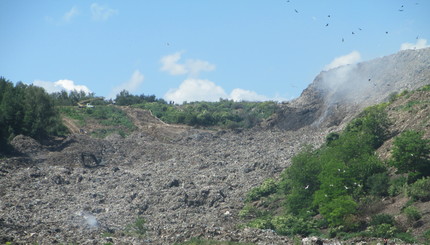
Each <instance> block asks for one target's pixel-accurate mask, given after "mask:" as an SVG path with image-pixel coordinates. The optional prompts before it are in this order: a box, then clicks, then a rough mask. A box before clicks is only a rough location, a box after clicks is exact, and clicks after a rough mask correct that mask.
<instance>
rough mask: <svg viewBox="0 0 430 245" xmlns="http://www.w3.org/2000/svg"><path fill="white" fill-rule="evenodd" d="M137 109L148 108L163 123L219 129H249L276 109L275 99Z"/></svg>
mask: <svg viewBox="0 0 430 245" xmlns="http://www.w3.org/2000/svg"><path fill="white" fill-rule="evenodd" d="M136 107H138V108H142V109H147V110H150V111H151V112H152V113H153V114H154V115H155V116H156V117H158V118H160V119H161V120H163V121H164V122H167V123H176V124H186V125H190V126H203V127H211V126H217V127H222V128H228V129H234V128H251V127H254V126H256V125H257V124H258V123H260V122H261V121H262V120H263V119H266V118H268V117H270V116H271V115H273V113H275V112H276V111H277V110H278V105H277V104H276V102H270V101H269V102H234V101H232V100H223V99H221V100H220V101H218V102H192V103H184V104H183V105H180V106H178V105H173V104H160V103H144V104H139V105H136Z"/></svg>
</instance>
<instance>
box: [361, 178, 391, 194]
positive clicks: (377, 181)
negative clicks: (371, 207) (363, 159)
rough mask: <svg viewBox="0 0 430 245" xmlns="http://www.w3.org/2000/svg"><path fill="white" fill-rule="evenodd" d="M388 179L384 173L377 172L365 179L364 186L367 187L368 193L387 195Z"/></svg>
mask: <svg viewBox="0 0 430 245" xmlns="http://www.w3.org/2000/svg"><path fill="white" fill-rule="evenodd" d="M389 181H390V178H389V177H388V174H386V173H377V174H374V175H372V176H370V177H369V178H368V179H367V181H366V186H367V187H368V188H369V194H371V195H374V196H387V195H388V183H389Z"/></svg>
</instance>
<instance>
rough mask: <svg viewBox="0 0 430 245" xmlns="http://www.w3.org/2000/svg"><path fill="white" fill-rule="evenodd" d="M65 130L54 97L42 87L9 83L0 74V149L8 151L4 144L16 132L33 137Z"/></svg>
mask: <svg viewBox="0 0 430 245" xmlns="http://www.w3.org/2000/svg"><path fill="white" fill-rule="evenodd" d="M66 132H67V129H66V127H65V126H64V125H63V124H62V122H61V118H60V116H59V113H58V112H57V110H56V109H55V106H54V100H53V99H52V98H51V97H50V96H49V95H48V94H47V93H46V92H45V90H44V89H43V88H40V87H37V86H33V85H26V84H24V83H21V82H18V83H17V84H16V85H15V86H14V84H13V83H12V82H10V81H8V80H6V79H5V78H3V77H0V152H2V153H5V152H7V151H9V150H10V148H9V145H8V143H9V142H10V140H12V139H13V138H14V137H15V136H16V135H19V134H23V135H27V136H30V137H33V138H35V139H44V138H47V137H49V136H54V135H63V134H65V133H66Z"/></svg>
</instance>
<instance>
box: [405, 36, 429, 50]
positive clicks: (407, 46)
mask: <svg viewBox="0 0 430 245" xmlns="http://www.w3.org/2000/svg"><path fill="white" fill-rule="evenodd" d="M428 47H430V45H427V40H426V39H423V38H420V39H418V40H417V42H416V43H402V45H401V46H400V50H406V49H422V48H428Z"/></svg>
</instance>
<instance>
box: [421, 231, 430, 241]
mask: <svg viewBox="0 0 430 245" xmlns="http://www.w3.org/2000/svg"><path fill="white" fill-rule="evenodd" d="M422 237H423V239H424V241H426V242H427V243H429V244H430V230H426V231H424V233H423V235H422Z"/></svg>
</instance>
